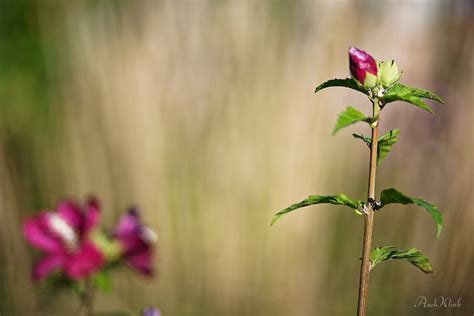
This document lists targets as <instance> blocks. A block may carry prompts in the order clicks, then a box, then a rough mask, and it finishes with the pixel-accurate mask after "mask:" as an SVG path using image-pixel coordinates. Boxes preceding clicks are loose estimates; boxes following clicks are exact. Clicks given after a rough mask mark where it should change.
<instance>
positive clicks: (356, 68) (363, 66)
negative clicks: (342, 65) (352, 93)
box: [349, 47, 377, 85]
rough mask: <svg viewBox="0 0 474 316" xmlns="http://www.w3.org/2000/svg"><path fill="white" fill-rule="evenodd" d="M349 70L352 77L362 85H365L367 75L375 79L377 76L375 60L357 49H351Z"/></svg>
mask: <svg viewBox="0 0 474 316" xmlns="http://www.w3.org/2000/svg"><path fill="white" fill-rule="evenodd" d="M349 68H350V70H351V74H352V77H354V79H355V80H357V81H358V82H359V83H360V84H362V85H364V82H365V78H366V76H367V73H369V74H371V75H373V76H375V77H376V76H377V63H376V62H375V59H374V58H373V57H372V56H370V55H369V54H367V53H366V52H364V51H363V50H360V49H358V48H355V47H350V48H349Z"/></svg>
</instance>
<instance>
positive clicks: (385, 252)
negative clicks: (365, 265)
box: [370, 246, 397, 270]
mask: <svg viewBox="0 0 474 316" xmlns="http://www.w3.org/2000/svg"><path fill="white" fill-rule="evenodd" d="M394 252H397V251H396V249H395V247H394V246H384V247H375V248H374V249H372V251H371V252H370V269H371V270H372V268H373V267H375V266H376V265H377V264H378V263H380V262H382V261H385V260H387V259H390V256H391V255H392V253H394Z"/></svg>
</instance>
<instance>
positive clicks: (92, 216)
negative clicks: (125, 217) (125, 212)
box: [84, 198, 100, 232]
mask: <svg viewBox="0 0 474 316" xmlns="http://www.w3.org/2000/svg"><path fill="white" fill-rule="evenodd" d="M84 217H85V218H84V231H85V232H88V231H89V230H90V229H91V228H93V227H94V226H95V225H97V223H98V222H99V218H100V205H99V201H98V200H97V199H95V198H91V199H89V201H87V206H86V212H85V215H84Z"/></svg>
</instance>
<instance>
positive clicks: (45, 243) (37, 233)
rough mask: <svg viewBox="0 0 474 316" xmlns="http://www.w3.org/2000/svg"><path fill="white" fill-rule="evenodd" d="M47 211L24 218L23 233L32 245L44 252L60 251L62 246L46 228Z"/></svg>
mask: <svg viewBox="0 0 474 316" xmlns="http://www.w3.org/2000/svg"><path fill="white" fill-rule="evenodd" d="M47 215H48V214H47V213H40V214H39V215H37V216H33V217H30V218H28V219H26V220H25V221H24V223H23V234H24V235H25V238H26V240H28V241H29V242H30V244H32V245H33V246H35V247H37V248H39V249H41V250H43V251H45V252H50V253H51V252H61V251H63V246H62V243H61V241H60V240H59V239H58V238H56V237H55V236H54V235H53V234H52V233H51V231H50V230H49V228H48V224H47Z"/></svg>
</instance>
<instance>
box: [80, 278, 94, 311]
mask: <svg viewBox="0 0 474 316" xmlns="http://www.w3.org/2000/svg"><path fill="white" fill-rule="evenodd" d="M94 294H95V287H94V284H93V282H92V280H91V279H90V278H87V279H85V280H84V291H83V293H81V307H80V309H79V316H92V315H93V313H94V296H95V295H94Z"/></svg>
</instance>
